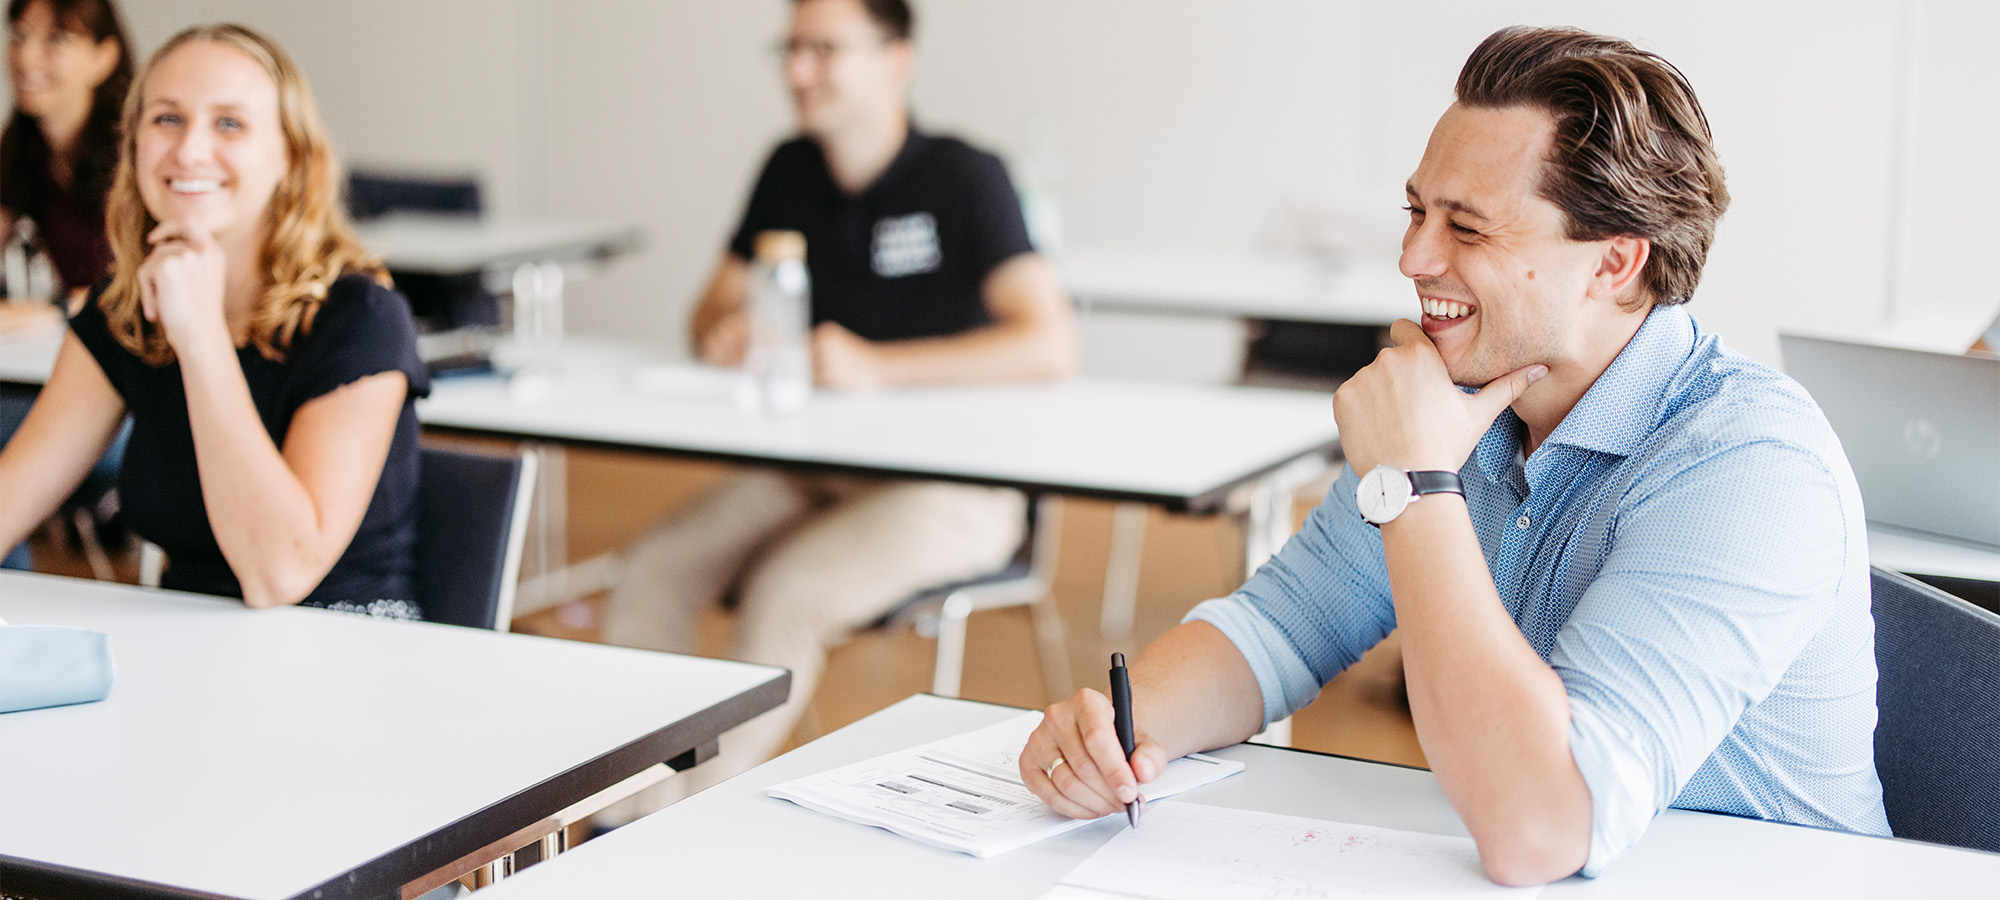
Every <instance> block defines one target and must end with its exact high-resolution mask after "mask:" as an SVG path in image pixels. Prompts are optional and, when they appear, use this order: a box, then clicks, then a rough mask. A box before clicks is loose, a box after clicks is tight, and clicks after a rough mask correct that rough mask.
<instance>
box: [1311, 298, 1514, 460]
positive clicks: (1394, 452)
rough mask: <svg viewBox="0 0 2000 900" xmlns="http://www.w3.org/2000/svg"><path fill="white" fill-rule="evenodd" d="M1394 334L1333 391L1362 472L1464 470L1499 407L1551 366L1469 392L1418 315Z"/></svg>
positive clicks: (1346, 446)
mask: <svg viewBox="0 0 2000 900" xmlns="http://www.w3.org/2000/svg"><path fill="white" fill-rule="evenodd" d="M1389 338H1390V340H1391V341H1392V342H1393V345H1392V346H1390V347H1389V348H1387V349H1385V350H1383V351H1382V352H1381V353H1380V354H1378V355H1377V356H1376V357H1375V361H1374V362H1372V363H1370V364H1369V365H1368V367H1367V368H1364V369H1362V370H1361V371H1359V372H1357V373H1355V375H1354V377H1353V378H1350V379H1348V380H1347V383H1346V384H1343V385H1341V386H1340V390H1339V391H1338V392H1336V393H1335V394H1334V395H1333V418H1334V421H1335V422H1336V423H1337V424H1339V426H1340V446H1341V450H1342V452H1344V453H1346V454H1347V459H1348V462H1349V463H1350V464H1352V465H1353V466H1354V471H1356V472H1359V473H1366V472H1367V471H1369V470H1370V469H1373V468H1375V467H1376V466H1378V465H1383V464H1387V465H1392V466H1396V467H1398V468H1401V469H1405V470H1408V471H1420V470H1440V471H1446V472H1456V471H1458V468H1459V467H1460V466H1462V465H1464V464H1465V460H1466V457H1468V456H1471V455H1472V448H1473V447H1474V446H1476V445H1478V443H1479V438H1480V437H1481V436H1482V435H1484V434H1485V433H1486V430H1487V429H1488V428H1491V427H1492V426H1493V420H1494V419H1496V418H1498V417H1499V416H1500V411H1501V410H1504V409H1506V408H1507V407H1508V406H1509V405H1512V404H1513V402H1514V401H1515V400H1517V399H1519V398H1520V396H1521V394H1522V393H1524V392H1526V391H1527V389H1528V386H1529V385H1532V384H1534V383H1535V382H1537V381H1540V380H1541V379H1542V376H1544V375H1546V374H1548V371H1549V369H1548V367H1547V366H1544V365H1541V364H1540V363H1537V364H1535V365H1531V366H1526V367H1523V368H1520V369H1517V370H1515V371H1513V372H1509V373H1507V374H1506V375H1502V376H1500V377H1499V378H1496V379H1494V380H1493V381H1492V382H1491V383H1489V384H1487V385H1486V386H1485V387H1484V388H1481V389H1480V390H1479V392H1478V393H1475V394H1467V393H1465V392H1463V391H1461V390H1459V389H1458V386H1457V385H1455V384H1452V381H1451V375H1450V373H1449V372H1447V371H1446V370H1445V365H1444V358H1443V357H1441V356H1439V355H1438V351H1437V347H1436V346H1434V345H1432V344H1431V339H1430V336H1429V335H1426V334H1424V330H1423V328H1422V327H1421V326H1419V325H1418V324H1417V323H1415V322H1412V321H1410V320H1408V319H1398V320H1397V321H1396V324H1394V325H1392V326H1390V328H1389Z"/></svg>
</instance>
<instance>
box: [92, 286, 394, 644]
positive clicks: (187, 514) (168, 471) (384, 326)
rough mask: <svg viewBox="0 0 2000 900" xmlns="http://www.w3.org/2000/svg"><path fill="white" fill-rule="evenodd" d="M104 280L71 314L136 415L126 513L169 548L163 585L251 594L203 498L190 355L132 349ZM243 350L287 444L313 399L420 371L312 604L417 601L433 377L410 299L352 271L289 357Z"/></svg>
mask: <svg viewBox="0 0 2000 900" xmlns="http://www.w3.org/2000/svg"><path fill="white" fill-rule="evenodd" d="M106 284H108V281H107V282H106ZM104 288H105V284H99V285H98V286H97V288H96V289H95V290H94V291H93V292H92V293H91V297H90V302H88V303H86V304H84V307H83V309H82V310H81V311H80V312H78V313H77V314H76V316H75V317H74V318H72V319H71V320H70V331H71V332H72V333H74V334H75V335H76V337H77V339H78V340H79V341H81V342H82V343H83V346H84V347H85V348H87V349H88V350H89V351H90V354H91V356H92V357H94V358H95V359H96V360H97V364H98V366H99V367H101V368H102V369H103V370H104V374H105V376H106V377H107V378H109V379H110V380H111V386H112V387H114V388H116V389H117V391H118V395H119V396H120V397H123V398H124V399H125V406H126V408H127V409H128V410H130V412H131V414H132V438H131V443H130V444H129V445H128V446H127V448H126V451H125V467H124V471H123V472H122V473H120V475H119V478H118V495H119V500H120V504H121V508H122V509H123V511H124V513H125V518H126V521H127V522H128V523H129V524H130V525H131V528H132V530H133V531H134V532H136V533H137V534H138V535H139V536H140V537H142V538H145V539H146V540H148V541H152V542H153V543H155V544H158V545H159V546H160V548H161V549H163V550H165V551H166V553H167V561H168V562H167V566H168V567H167V570H166V572H165V573H164V574H163V575H162V577H161V580H160V584H161V586H162V587H167V588H172V589H175V590H183V591H195V592H199V593H204V594H218V595H222V596H228V597H241V596H243V587H242V585H240V584H239V583H238V582H237V580H236V575H235V573H234V572H232V571H230V568H229V563H228V562H227V561H226V560H224V559H223V557H222V549H221V548H220V547H218V546H217V545H216V543H215V532H214V531H213V530H212V529H211V528H210V526H209V521H208V508H207V506H206V505H205V504H204V503H203V502H202V495H201V473H200V471H199V469H198V467H197V465H196V462H195V452H194V432H193V428H192V426H191V425H190V423H189V421H188V405H187V392H186V390H185V389H184V387H183V385H182V383H181V368H180V363H179V362H178V361H176V362H172V363H169V364H167V365H165V366H149V365H147V364H146V363H145V362H143V361H141V360H140V359H139V358H138V357H137V356H134V355H133V354H132V353H131V352H129V351H127V350H126V349H125V348H124V347H122V346H120V345H119V344H118V342H117V340H116V339H114V338H113V337H112V336H111V330H110V325H109V323H108V322H107V321H106V320H105V318H104V311H103V310H102V309H100V308H99V307H98V305H97V300H98V297H99V296H101V295H102V294H103V292H104ZM236 358H237V361H238V362H239V363H240V364H241V365H242V366H243V379H244V381H246V382H248V383H249V385H250V397H251V400H252V401H253V402H254V403H255V404H256V406H257V413H258V415H259V416H260V417H261V418H262V419H263V420H264V429H265V431H267V432H269V433H270V435H271V440H272V442H273V443H275V444H277V445H278V446H279V447H280V448H282V447H283V446H284V445H285V434H286V432H287V431H288V430H290V428H291V424H292V416H293V415H294V414H296V413H297V412H298V410H299V407H301V406H304V405H305V404H306V403H307V402H308V401H310V400H313V399H314V398H317V397H321V396H324V395H326V394H327V393H330V392H332V391H333V390H334V389H335V388H338V387H341V386H342V385H346V384H350V383H352V382H354V381H357V380H359V379H361V378H364V377H366V376H369V375H376V374H380V373H383V372H401V373H403V376H404V377H405V378H408V379H409V383H410V390H409V394H408V396H406V397H405V398H404V400H403V412H402V415H401V416H400V417H399V418H398V419H397V420H396V434H395V438H394V439H393V440H392V441H391V442H390V445H389V457H388V459H387V461H385V462H384V464H383V468H382V477H381V479H380V480H379V481H377V482H376V484H375V496H374V499H372V500H370V501H369V503H368V512H367V513H366V514H365V515H364V516H363V517H362V520H361V527H360V528H359V529H358V530H356V531H355V533H354V539H353V540H352V541H351V542H349V543H348V546H347V550H346V552H344V553H342V554H341V557H340V559H339V561H337V562H335V563H334V565H333V569H332V570H331V571H329V572H327V574H326V578H325V579H323V580H322V581H320V583H319V586H318V587H316V588H314V589H313V591H312V593H310V594H308V595H307V597H306V602H307V603H308V604H310V605H314V606H320V605H325V604H327V603H334V602H340V601H355V602H367V601H370V600H408V601H413V602H414V601H416V600H417V597H416V589H415V583H416V582H415V578H414V570H415V567H416V563H415V553H416V534H417V504H416V500H417V414H416V400H417V398H418V397H422V396H424V395H426V394H428V393H430V376H429V375H428V374H427V373H426V372H425V370H424V364H423V361H422V360H421V359H419V358H418V356H417V333H416V326H415V325H414V324H413V323H412V321H411V319H410V306H409V302H408V301H406V300H404V299H403V295H402V294H400V293H397V292H396V291H395V290H393V289H391V288H385V287H382V286H381V285H379V284H376V283H375V282H374V281H373V280H372V279H370V278H368V277H366V276H362V275H346V276H342V277H341V278H340V279H338V280H336V281H335V282H334V283H333V285H332V287H331V288H330V289H329V290H328V291H327V299H326V302H325V303H324V304H322V305H321V307H320V310H319V314H318V316H317V317H316V318H315V319H314V321H313V324H312V328H311V329H310V330H308V331H307V332H306V333H304V334H301V335H299V336H298V337H297V338H296V339H295V340H294V341H293V342H292V346H291V348H290V351H289V352H288V353H287V354H286V360H285V361H284V362H273V361H271V360H268V359H265V358H264V356H263V354H261V353H259V352H257V349H256V348H255V347H243V348H240V349H238V350H237V351H236Z"/></svg>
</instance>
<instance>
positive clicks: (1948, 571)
mask: <svg viewBox="0 0 2000 900" xmlns="http://www.w3.org/2000/svg"><path fill="white" fill-rule="evenodd" d="M1868 561H1869V562H1871V563H1874V564H1875V565H1878V566H1881V567H1882V568H1884V569H1888V570H1890V571H1894V572H1905V573H1908V574H1911V575H1942V576H1944V577H1946V578H1969V579H1972V580H1974V581H2000V550H1993V549H1983V548H1980V547H1974V546H1972V545H1969V544H1960V543H1954V542H1951V541H1946V540H1943V539H1940V538H1934V537H1930V536H1928V535H1922V534H1916V533H1913V532H1908V531H1902V530H1899V529H1895V528H1890V527H1888V526H1884V525H1873V524H1871V525H1869V526H1868Z"/></svg>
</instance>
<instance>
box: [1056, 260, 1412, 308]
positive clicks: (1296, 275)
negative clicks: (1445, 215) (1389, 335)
mask: <svg viewBox="0 0 2000 900" xmlns="http://www.w3.org/2000/svg"><path fill="white" fill-rule="evenodd" d="M1055 263H1056V268H1057V271H1059V272H1060V273H1061V274H1062V280H1063V287H1064V289H1066V290H1067V291H1069V294H1070V297H1071V299H1072V300H1074V301H1075V302H1076V303H1077V305H1078V306H1079V307H1081V308H1083V309H1085V310H1086V311H1087V310H1091V309H1115V310H1124V311H1132V312H1152V313H1171V314H1178V315H1202V316H1228V317H1236V318H1253V319H1284V320H1289V321H1297V322H1329V323H1338V324H1347V325H1387V324H1389V323H1391V322H1394V321H1395V320H1397V319H1403V318H1409V317H1411V316H1414V315H1416V314H1417V299H1416V292H1415V290H1413V289H1412V288H1411V287H1410V280H1409V279H1407V278H1404V277H1402V275H1401V273H1399V272H1398V271H1397V270H1396V261H1395V259H1394V258H1380V259H1378V258H1362V257H1354V258H1341V259H1316V258H1312V257H1307V256H1300V255H1287V254H1276V253H1259V252H1226V251H1207V252H1200V251H1195V252H1189V251H1164V250H1148V249H1111V248H1096V249H1092V248H1076V249H1070V250H1065V251H1063V252H1062V253H1061V254H1060V255H1059V256H1057V257H1056V258H1055Z"/></svg>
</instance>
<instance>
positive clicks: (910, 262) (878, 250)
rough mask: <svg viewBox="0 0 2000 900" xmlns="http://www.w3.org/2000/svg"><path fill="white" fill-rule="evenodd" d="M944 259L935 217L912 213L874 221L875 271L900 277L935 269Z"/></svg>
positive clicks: (884, 276)
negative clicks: (939, 245)
mask: <svg viewBox="0 0 2000 900" xmlns="http://www.w3.org/2000/svg"><path fill="white" fill-rule="evenodd" d="M943 261H944V253H943V251H942V250H940V249H939V248H938V233H937V218H936V217H935V216H932V215H931V214H930V213H925V212H920V213H911V214H909V215H907V216H895V217H893V218H888V219H883V220H881V221H879V222H876V223H875V274H877V275H880V276H882V277H883V278H901V277H903V276H905V275H922V274H923V273H925V272H935V271H937V267H938V263H940V262H943Z"/></svg>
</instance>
